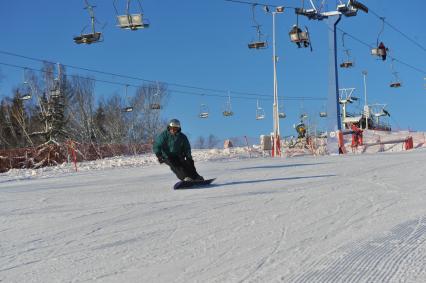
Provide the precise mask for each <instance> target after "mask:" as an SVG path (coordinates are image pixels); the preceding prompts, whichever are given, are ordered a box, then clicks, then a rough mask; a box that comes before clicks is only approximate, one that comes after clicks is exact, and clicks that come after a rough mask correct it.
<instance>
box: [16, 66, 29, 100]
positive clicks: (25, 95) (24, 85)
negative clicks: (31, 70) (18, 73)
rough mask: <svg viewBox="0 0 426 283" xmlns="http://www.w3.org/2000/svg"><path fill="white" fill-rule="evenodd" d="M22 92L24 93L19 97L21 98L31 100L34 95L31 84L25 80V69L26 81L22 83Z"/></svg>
mask: <svg viewBox="0 0 426 283" xmlns="http://www.w3.org/2000/svg"><path fill="white" fill-rule="evenodd" d="M20 92H21V93H22V95H21V96H20V97H19V99H20V100H30V99H31V97H32V90H31V86H30V85H29V84H28V82H27V81H25V71H24V82H23V83H22V87H21V88H20Z"/></svg>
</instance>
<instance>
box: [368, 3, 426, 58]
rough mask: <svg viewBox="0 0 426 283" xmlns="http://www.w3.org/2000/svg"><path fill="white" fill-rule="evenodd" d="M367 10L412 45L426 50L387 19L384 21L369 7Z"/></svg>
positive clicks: (425, 48) (425, 49)
mask: <svg viewBox="0 0 426 283" xmlns="http://www.w3.org/2000/svg"><path fill="white" fill-rule="evenodd" d="M368 10H369V11H370V12H371V14H373V15H374V16H376V17H377V18H378V19H380V20H383V23H384V24H386V25H388V26H389V27H390V28H392V29H393V30H394V31H396V32H397V33H399V34H400V35H402V36H403V37H404V38H405V39H407V40H408V41H410V42H411V43H413V44H414V45H416V46H417V47H419V48H420V49H422V50H423V51H426V47H424V46H423V45H421V44H420V43H418V42H417V41H416V40H414V39H412V38H411V37H409V36H408V35H407V34H405V33H403V32H402V31H401V30H399V29H398V28H396V27H395V26H394V25H392V24H391V23H389V22H388V21H386V20H385V18H384V17H382V16H380V15H379V14H377V13H376V12H374V11H373V10H371V8H369V9H368Z"/></svg>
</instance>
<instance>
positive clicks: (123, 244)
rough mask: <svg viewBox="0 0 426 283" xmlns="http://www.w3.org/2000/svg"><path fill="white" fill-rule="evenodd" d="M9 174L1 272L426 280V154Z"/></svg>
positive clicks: (24, 278)
mask: <svg viewBox="0 0 426 283" xmlns="http://www.w3.org/2000/svg"><path fill="white" fill-rule="evenodd" d="M194 156H195V160H196V166H197V168H198V171H199V173H200V174H201V175H203V176H204V177H216V178H217V180H216V181H215V183H214V185H213V186H211V187H208V188H204V189H192V190H182V191H173V190H172V186H173V184H174V183H175V182H176V178H175V176H174V175H172V173H171V172H170V170H169V169H168V168H167V166H165V165H159V164H158V163H157V162H156V161H155V158H154V156H153V155H151V154H148V155H143V156H137V157H129V158H124V157H121V158H114V159H107V160H100V161H94V162H86V163H82V164H79V171H78V172H73V167H72V166H71V165H70V164H65V165H63V166H58V167H51V168H43V169H38V170H12V171H10V172H8V173H4V174H0V239H1V240H0V282H20V283H21V282H87V281H90V282H426V205H425V202H426V185H425V181H426V178H425V174H426V173H425V172H426V162H425V160H426V150H425V149H424V148H418V149H414V150H411V151H397V152H382V153H375V154H348V155H342V156H318V157H314V156H300V157H292V158H276V159H272V158H269V157H262V156H261V155H259V154H253V156H252V157H251V158H249V156H248V153H247V151H245V150H244V149H232V150H229V151H224V150H204V151H201V150H199V151H195V152H194Z"/></svg>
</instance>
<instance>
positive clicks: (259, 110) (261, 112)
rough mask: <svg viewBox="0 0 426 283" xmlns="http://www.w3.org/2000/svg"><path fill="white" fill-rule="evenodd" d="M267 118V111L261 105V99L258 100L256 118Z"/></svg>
mask: <svg viewBox="0 0 426 283" xmlns="http://www.w3.org/2000/svg"><path fill="white" fill-rule="evenodd" d="M264 118H265V111H264V110H263V108H262V107H260V106H259V100H258V101H257V102H256V120H262V119H264Z"/></svg>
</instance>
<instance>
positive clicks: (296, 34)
mask: <svg viewBox="0 0 426 283" xmlns="http://www.w3.org/2000/svg"><path fill="white" fill-rule="evenodd" d="M288 34H289V36H290V40H291V42H294V43H296V45H297V47H298V48H301V47H305V48H306V47H309V46H310V40H309V32H308V29H307V28H306V27H305V31H302V29H301V28H299V26H298V25H293V27H292V28H291V30H290V32H289V33H288Z"/></svg>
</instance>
